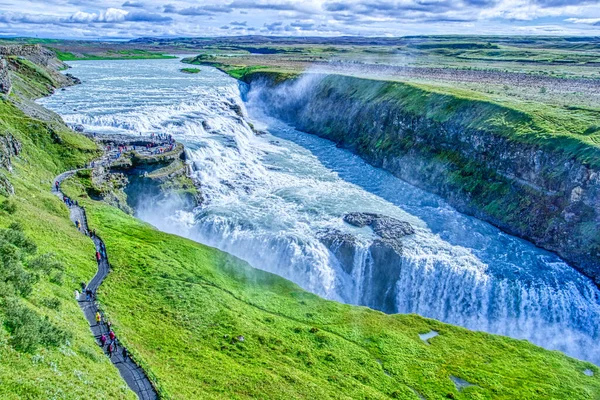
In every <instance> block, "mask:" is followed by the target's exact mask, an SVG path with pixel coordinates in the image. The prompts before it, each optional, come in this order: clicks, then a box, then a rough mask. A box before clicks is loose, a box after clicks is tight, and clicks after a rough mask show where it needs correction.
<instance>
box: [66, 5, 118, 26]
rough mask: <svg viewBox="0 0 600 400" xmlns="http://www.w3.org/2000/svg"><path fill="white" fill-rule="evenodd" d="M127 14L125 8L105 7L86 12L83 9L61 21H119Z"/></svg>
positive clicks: (81, 22) (80, 22) (82, 22)
mask: <svg viewBox="0 0 600 400" xmlns="http://www.w3.org/2000/svg"><path fill="white" fill-rule="evenodd" d="M127 14H129V13H128V12H127V11H125V10H121V9H120V8H107V9H106V10H105V11H103V12H100V13H87V12H83V11H77V12H76V13H75V14H73V15H71V16H70V17H68V18H65V19H63V20H62V22H72V23H79V24H84V23H92V22H121V21H125V17H126V16H127Z"/></svg>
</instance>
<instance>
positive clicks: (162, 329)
mask: <svg viewBox="0 0 600 400" xmlns="http://www.w3.org/2000/svg"><path fill="white" fill-rule="evenodd" d="M23 82H24V84H26V83H27V79H26V78H23ZM0 116H1V117H0V128H1V130H0V132H2V134H3V135H11V136H13V137H14V138H16V139H17V140H18V141H19V142H20V143H21V144H22V147H23V149H22V152H21V153H20V155H19V157H14V158H13V161H12V163H13V167H14V172H13V173H8V172H3V173H4V174H5V175H6V176H7V177H8V179H9V180H10V182H11V183H12V185H13V186H14V188H15V195H14V196H12V198H11V201H12V202H14V205H15V207H4V206H3V207H2V210H0V228H6V227H8V226H10V225H11V224H12V223H14V222H18V223H19V224H21V225H22V226H23V229H24V232H25V234H26V235H27V236H28V237H30V238H31V239H32V240H33V241H34V242H35V244H36V245H37V248H38V250H37V251H38V253H39V254H45V253H53V254H54V255H55V257H56V259H57V260H58V261H60V262H61V263H62V264H63V265H64V279H63V281H62V282H58V283H57V282H53V281H51V280H50V279H49V277H42V279H40V281H39V282H38V283H36V284H35V285H34V286H33V291H32V293H31V294H30V295H28V296H26V297H20V298H18V301H19V302H20V304H22V305H23V306H24V307H27V308H28V309H29V310H31V311H32V312H35V313H36V315H39V316H40V317H43V318H45V317H47V318H48V321H49V323H52V324H54V325H56V326H60V327H62V328H64V329H66V330H68V332H69V334H70V337H71V339H70V340H69V342H65V343H64V344H62V345H61V346H44V347H41V348H39V349H37V350H36V351H35V352H33V353H27V352H23V351H21V350H18V349H16V348H15V347H14V346H13V345H12V344H11V343H12V339H13V338H12V337H11V333H10V332H9V331H8V330H7V329H6V321H7V312H6V310H7V309H6V304H4V302H2V303H0V359H1V360H2V362H1V363H0V377H1V378H0V398H2V399H22V398H40V399H47V398H64V399H80V398H84V397H89V398H131V399H133V398H135V396H134V395H133V393H132V392H130V391H129V390H127V388H126V387H125V384H124V382H123V381H122V380H121V378H120V377H119V375H118V372H117V370H116V369H115V368H113V367H112V366H111V365H110V363H109V362H108V360H107V358H106V357H105V356H104V355H103V354H102V352H101V350H100V349H99V347H98V346H97V345H95V342H94V339H93V337H92V336H91V334H90V332H89V327H88V324H87V322H86V321H85V319H84V317H83V315H82V313H81V311H80V310H79V307H78V306H77V304H76V302H75V301H74V300H73V290H74V289H75V288H77V287H78V286H79V282H81V281H89V279H90V278H91V277H92V276H93V275H94V273H95V271H96V263H95V261H94V247H93V245H92V243H91V241H90V240H89V239H88V238H86V237H85V236H83V235H81V234H80V233H79V232H77V230H76V229H75V227H74V226H73V224H72V223H71V222H70V221H69V218H68V213H67V209H66V208H65V207H64V205H63V204H62V202H61V201H60V199H58V198H56V197H55V196H53V195H52V194H51V193H50V188H51V186H52V183H53V179H54V177H55V176H56V175H57V174H58V173H60V172H62V171H65V170H69V169H72V168H75V167H78V166H81V165H82V164H84V163H85V162H87V161H89V160H90V159H92V158H94V157H95V156H97V155H98V149H97V147H96V145H95V144H94V143H93V142H91V141H90V140H88V139H87V138H85V137H84V136H82V135H78V134H76V133H74V132H72V131H70V130H69V129H67V128H66V127H65V126H63V125H59V124H57V123H49V122H45V121H40V120H36V119H34V118H31V117H29V116H27V115H25V114H23V112H21V111H20V110H19V109H17V108H16V107H15V106H13V105H12V104H11V103H9V102H7V101H0ZM81 176H82V178H81V179H82V181H80V180H77V179H75V180H71V181H68V182H66V183H65V184H64V190H65V191H67V193H68V194H69V195H70V196H72V197H74V198H77V199H78V200H80V203H81V204H82V205H83V206H84V207H86V210H87V212H88V218H89V221H90V226H91V228H92V229H96V230H97V232H98V233H99V234H100V235H101V236H102V237H103V239H104V240H105V242H106V246H107V251H108V254H109V259H110V261H111V266H112V271H111V273H110V274H109V276H108V278H107V280H106V281H105V283H104V284H103V285H102V286H101V288H100V291H99V299H100V301H101V303H102V306H103V308H104V309H105V311H106V313H107V315H108V316H109V318H110V319H111V320H112V321H113V322H114V326H115V329H116V331H117V334H118V335H119V337H120V338H121V340H122V342H123V343H125V344H126V345H127V346H128V348H130V349H131V350H132V353H133V354H134V356H135V357H136V358H138V359H139V360H140V361H141V362H142V364H143V365H144V367H145V368H146V370H147V371H148V372H149V374H150V376H151V378H152V379H153V380H154V381H155V382H157V384H158V386H159V388H160V391H161V393H162V395H163V397H164V398H173V399H179V398H181V399H189V398H202V399H222V398H231V399H250V398H270V399H289V398H335V399H340V398H370V399H380V398H381V399H389V398H401V399H411V398H412V399H418V396H417V394H415V393H419V394H421V395H422V396H425V397H426V398H432V399H433V398H455V399H515V398H528V399H535V398H539V399H548V398H556V399H559V398H577V399H597V398H598V393H600V376H599V373H600V370H599V369H598V367H596V366H594V365H592V364H590V363H586V362H581V361H577V360H574V359H571V358H569V357H566V356H565V355H563V354H561V353H559V352H551V351H547V350H544V349H541V348H539V347H537V346H534V345H532V344H530V343H528V342H526V341H519V340H514V339H510V338H506V337H500V336H495V335H490V334H486V333H482V332H472V331H468V330H466V329H463V328H459V327H454V326H451V325H447V324H443V323H440V322H437V321H434V320H429V319H425V318H422V317H419V316H416V315H385V314H383V313H380V312H377V311H373V310H370V309H367V308H364V307H355V306H349V305H343V304H340V303H336V302H332V301H327V300H324V299H321V298H319V297H317V296H315V295H313V294H310V293H307V292H305V291H303V290H302V289H301V288H299V287H298V286H296V285H295V284H293V283H291V282H289V281H286V280H284V279H282V278H280V277H278V276H276V275H272V274H269V273H266V272H262V271H260V270H256V269H253V268H251V267H249V266H248V265H247V264H246V263H244V262H242V261H240V260H238V259H236V258H234V257H232V256H229V255H227V254H225V253H223V252H220V251H218V250H216V249H213V248H209V247H207V246H202V245H199V244H197V243H195V242H192V241H189V240H186V239H183V238H180V237H178V236H174V235H169V234H165V233H162V232H159V231H157V230H156V229H154V228H152V227H151V226H150V225H148V224H145V223H142V222H141V221H139V220H137V219H135V218H133V217H131V216H129V215H127V214H125V213H123V212H121V211H119V210H118V209H116V208H114V207H112V206H110V205H108V204H105V203H102V202H97V201H93V200H91V199H89V198H88V197H87V195H86V193H85V186H86V185H89V176H88V175H86V174H81ZM86 177H87V178H86ZM0 200H1V201H0V203H2V201H4V200H5V199H4V198H2V199H0ZM7 210H8V211H7ZM431 329H434V330H436V331H438V332H439V333H440V335H439V336H437V337H435V338H433V339H431V340H430V344H429V345H428V344H425V343H423V342H422V341H421V340H420V339H419V337H418V334H420V333H426V332H428V331H429V330H431ZM585 369H590V370H592V371H593V372H594V376H593V377H588V376H586V375H585V374H584V373H583V371H584V370H585ZM451 375H454V376H458V377H460V378H462V379H465V380H467V381H469V382H471V383H473V384H476V385H477V386H472V387H469V388H466V389H464V390H462V391H460V392H459V391H457V390H456V388H455V387H454V384H453V383H452V381H451V380H450V378H449V377H450V376H451Z"/></svg>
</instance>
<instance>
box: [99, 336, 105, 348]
mask: <svg viewBox="0 0 600 400" xmlns="http://www.w3.org/2000/svg"><path fill="white" fill-rule="evenodd" d="M100 343H101V344H102V347H104V345H105V344H106V335H105V334H104V333H103V334H102V336H100Z"/></svg>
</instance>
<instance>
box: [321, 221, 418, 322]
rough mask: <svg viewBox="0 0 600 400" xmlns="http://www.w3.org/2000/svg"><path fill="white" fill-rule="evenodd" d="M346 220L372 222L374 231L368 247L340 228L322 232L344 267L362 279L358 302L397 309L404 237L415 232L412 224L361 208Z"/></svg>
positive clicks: (360, 223) (356, 223) (360, 224)
mask: <svg viewBox="0 0 600 400" xmlns="http://www.w3.org/2000/svg"><path fill="white" fill-rule="evenodd" d="M344 221H345V222H346V223H348V224H350V225H354V226H357V227H360V228H362V227H365V226H369V227H370V228H371V229H372V231H373V233H374V234H375V238H374V239H373V240H372V241H371V242H370V243H369V245H368V247H366V248H363V245H361V244H360V243H359V240H358V239H357V238H356V237H355V236H354V235H352V234H349V233H344V232H341V231H338V230H331V229H330V230H326V231H323V232H321V234H320V236H319V239H320V240H321V242H322V243H323V244H324V245H325V246H327V248H328V249H329V250H330V251H331V253H332V254H333V255H334V257H335V258H336V259H337V260H338V262H339V263H340V266H341V267H342V269H343V270H344V271H345V272H346V273H347V274H348V275H349V276H351V277H356V278H357V280H358V281H359V282H356V283H357V287H358V292H359V293H358V297H359V298H358V299H356V300H357V304H359V305H364V306H367V307H370V308H373V309H376V310H381V311H383V312H385V313H388V314H391V313H395V312H398V308H397V306H396V298H397V294H398V288H397V286H396V282H398V279H400V273H401V268H402V238H403V237H404V236H407V235H412V234H413V233H414V229H413V227H412V226H411V225H410V224H409V223H408V222H405V221H400V220H397V219H395V218H391V217H388V216H384V215H379V214H371V213H361V212H355V213H350V214H347V215H346V216H344ZM363 250H364V251H363ZM363 253H364V254H363ZM363 256H364V259H363Z"/></svg>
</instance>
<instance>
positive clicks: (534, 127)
mask: <svg viewBox="0 0 600 400" xmlns="http://www.w3.org/2000/svg"><path fill="white" fill-rule="evenodd" d="M260 68H261V70H260V71H257V69H258V68H254V69H252V68H251V67H246V68H237V67H233V66H229V67H228V66H221V69H222V70H223V71H226V72H227V73H230V75H232V76H233V77H239V78H238V79H242V80H245V81H250V80H252V79H253V77H254V78H256V77H257V76H262V77H265V78H267V79H269V80H270V81H272V82H274V83H280V82H282V81H285V80H289V79H294V78H296V77H297V76H298V74H297V73H290V72H286V71H273V70H262V68H263V67H260ZM232 71H234V73H233V74H232V73H231V72H232ZM240 71H241V72H240ZM321 86H322V89H320V90H321V91H322V92H324V91H326V90H328V89H327V88H335V90H336V91H337V92H338V93H339V96H341V98H344V99H358V100H360V101H362V102H364V103H365V104H372V103H373V104H374V103H377V104H382V105H383V104H393V105H394V106H395V108H397V109H399V110H403V112H406V113H409V114H414V115H417V116H423V117H427V118H429V119H431V120H433V121H435V122H445V121H449V120H453V121H455V122H456V123H458V124H460V125H462V126H464V127H465V128H469V129H478V130H482V131H485V132H489V133H490V134H498V135H503V136H505V137H508V138H510V139H511V140H514V141H516V142H520V143H526V144H535V145H539V146H541V147H542V148H546V149H549V150H551V151H555V152H558V153H562V154H563V155H564V157H565V158H569V157H574V158H576V159H578V160H580V161H581V162H583V163H585V164H588V165H591V166H596V167H600V131H598V130H597V129H596V124H597V121H598V120H599V118H600V111H597V110H589V109H580V108H575V109H573V108H569V109H567V108H558V107H551V106H548V105H544V104H532V103H523V104H518V105H517V104H514V103H511V102H503V101H497V100H494V99H491V98H490V97H489V96H486V95H484V94H481V93H476V92H472V91H469V90H461V89H456V88H447V87H444V88H440V87H438V86H436V85H431V84H419V83H404V82H394V81H381V80H374V79H362V78H354V77H347V76H343V75H330V76H328V77H327V78H325V80H324V81H323V82H322V83H321Z"/></svg>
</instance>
